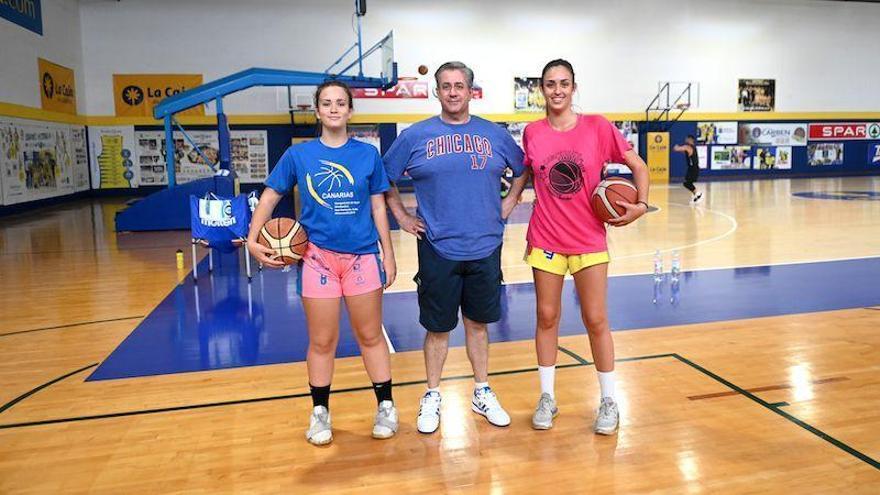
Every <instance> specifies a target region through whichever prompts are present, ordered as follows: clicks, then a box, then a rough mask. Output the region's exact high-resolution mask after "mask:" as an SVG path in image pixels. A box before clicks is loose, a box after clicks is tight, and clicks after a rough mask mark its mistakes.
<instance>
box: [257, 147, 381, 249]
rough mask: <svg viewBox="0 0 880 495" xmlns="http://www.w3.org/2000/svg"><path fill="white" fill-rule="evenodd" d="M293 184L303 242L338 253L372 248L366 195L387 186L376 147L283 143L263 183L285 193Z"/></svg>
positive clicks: (375, 237) (372, 225)
mask: <svg viewBox="0 0 880 495" xmlns="http://www.w3.org/2000/svg"><path fill="white" fill-rule="evenodd" d="M297 184H299V197H300V202H301V204H302V212H301V214H300V219H299V222H300V223H301V224H302V225H303V227H305V229H306V232H308V234H309V241H310V242H312V243H314V244H315V245H317V246H318V247H320V248H322V249H329V250H330V251H336V252H338V253H351V254H368V253H378V252H379V248H378V245H377V244H376V243H377V241H378V240H379V233H378V232H377V231H376V224H375V223H374V222H373V213H372V205H371V203H370V196H372V195H373V194H381V193H382V192H384V191H387V190H388V178H387V177H386V175H385V169H384V167H383V166H382V157H381V156H379V152H378V151H376V148H375V147H373V146H371V145H369V144H366V143H362V142H360V141H357V140H354V139H349V140H348V141H347V142H346V143H345V144H344V145H342V146H340V147H338V148H331V147H329V146H327V145H325V144H324V143H322V142H321V140H320V139H313V140H312V141H308V142H306V143H301V144H297V145H294V146H291V147H290V148H287V151H285V152H284V154H283V155H281V159H280V160H278V163H277V164H276V165H275V168H274V169H273V170H272V173H271V174H269V178H268V179H266V185H267V186H269V187H271V188H272V189H274V190H276V191H278V193H280V194H286V193H287V192H288V191H290V190H291V189H293V186H295V185H297Z"/></svg>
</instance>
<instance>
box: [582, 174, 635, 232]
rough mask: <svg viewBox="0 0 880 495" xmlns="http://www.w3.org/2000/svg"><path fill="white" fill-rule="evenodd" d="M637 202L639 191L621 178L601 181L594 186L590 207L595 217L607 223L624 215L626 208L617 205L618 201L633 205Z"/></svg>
mask: <svg viewBox="0 0 880 495" xmlns="http://www.w3.org/2000/svg"><path fill="white" fill-rule="evenodd" d="M638 200H639V190H638V189H636V186H635V185H634V184H633V183H632V182H630V181H628V180H626V179H624V178H622V177H612V178H610V179H606V180H603V181H602V182H600V183H599V185H598V186H596V189H595V190H594V191H593V196H592V197H591V198H590V205H591V206H592V207H593V213H595V214H596V217H597V218H598V219H599V220H601V221H603V222H607V221H608V220H611V219H612V218H619V217H621V216H623V215H624V214H625V213H626V208H624V207H622V206H620V205H618V204H617V202H618V201H624V202H626V203H633V204H635V202H636V201H638Z"/></svg>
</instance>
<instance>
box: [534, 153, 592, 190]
mask: <svg viewBox="0 0 880 495" xmlns="http://www.w3.org/2000/svg"><path fill="white" fill-rule="evenodd" d="M583 161H584V160H583V157H581V155H580V153H577V152H574V151H563V152H560V153H557V154H555V155H553V156H551V157H550V159H548V160H547V161H545V162H544V165H541V166H540V167H539V169H538V174H537V175H538V177H539V178H541V179H543V180H544V181H545V182H546V183H547V185H548V186H549V189H550V191H551V192H552V193H553V195H554V196H556V197H558V198H560V199H569V198H571V197H572V196H574V195H575V194H577V193H578V191H580V190H581V189H583V188H584V172H583V167H582V163H583Z"/></svg>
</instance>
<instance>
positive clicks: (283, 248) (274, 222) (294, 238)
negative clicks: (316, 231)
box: [257, 217, 309, 265]
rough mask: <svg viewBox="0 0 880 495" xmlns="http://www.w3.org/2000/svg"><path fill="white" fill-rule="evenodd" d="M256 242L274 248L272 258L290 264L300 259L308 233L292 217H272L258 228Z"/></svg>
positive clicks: (304, 250)
mask: <svg viewBox="0 0 880 495" xmlns="http://www.w3.org/2000/svg"><path fill="white" fill-rule="evenodd" d="M257 242H259V243H260V244H262V245H264V246H266V247H267V248H269V249H274V250H275V256H274V257H273V259H277V260H278V261H281V262H282V263H284V264H285V265H292V264H294V263H296V262H297V261H299V260H301V259H302V257H303V254H305V252H306V246H308V244H309V235H308V234H307V233H306V230H305V229H304V228H303V227H302V225H300V224H299V222H297V221H296V220H294V219H292V218H283V217H282V218H273V219H270V220H269V221H268V222H266V223H265V224H264V225H263V228H262V229H260V236H259V237H258V238H257Z"/></svg>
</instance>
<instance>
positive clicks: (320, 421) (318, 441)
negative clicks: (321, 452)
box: [306, 406, 333, 445]
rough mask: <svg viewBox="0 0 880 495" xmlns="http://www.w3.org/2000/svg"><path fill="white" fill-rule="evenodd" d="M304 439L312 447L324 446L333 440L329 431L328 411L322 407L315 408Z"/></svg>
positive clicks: (331, 432)
mask: <svg viewBox="0 0 880 495" xmlns="http://www.w3.org/2000/svg"><path fill="white" fill-rule="evenodd" d="M306 439H307V440H308V441H309V443H310V444H312V445H326V444H328V443H330V442H331V441H332V440H333V431H332V430H331V429H330V411H328V410H327V408H326V407H324V406H315V408H314V409H313V410H312V415H311V417H310V418H309V430H308V431H307V432H306Z"/></svg>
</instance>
